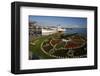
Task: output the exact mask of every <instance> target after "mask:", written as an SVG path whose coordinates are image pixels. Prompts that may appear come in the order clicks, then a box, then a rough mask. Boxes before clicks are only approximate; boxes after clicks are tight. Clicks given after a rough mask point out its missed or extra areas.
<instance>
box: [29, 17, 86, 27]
mask: <svg viewBox="0 0 100 76" xmlns="http://www.w3.org/2000/svg"><path fill="white" fill-rule="evenodd" d="M33 21H36V22H37V23H38V24H40V25H42V26H57V25H60V26H62V27H77V28H86V27H87V18H83V17H82V18H81V17H59V16H34V15H30V16H29V22H33Z"/></svg>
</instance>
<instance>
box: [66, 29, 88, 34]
mask: <svg viewBox="0 0 100 76" xmlns="http://www.w3.org/2000/svg"><path fill="white" fill-rule="evenodd" d="M73 33H77V34H79V35H82V36H87V28H71V29H66V30H65V34H73Z"/></svg>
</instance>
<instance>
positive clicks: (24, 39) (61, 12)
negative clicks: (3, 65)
mask: <svg viewBox="0 0 100 76" xmlns="http://www.w3.org/2000/svg"><path fill="white" fill-rule="evenodd" d="M20 14H21V15H20V30H21V31H20V47H21V48H20V64H21V65H20V67H21V69H22V70H25V69H42V68H55V67H74V66H75V67H76V66H90V65H94V11H90V10H89V11H88V10H71V9H55V8H40V7H21V9H20ZM29 15H42V16H61V17H87V20H88V21H87V28H88V29H87V39H88V40H87V41H88V42H87V56H88V57H87V58H79V59H77V58H75V59H53V60H52V59H50V60H28V53H29V50H28V40H29V39H28V16H29Z"/></svg>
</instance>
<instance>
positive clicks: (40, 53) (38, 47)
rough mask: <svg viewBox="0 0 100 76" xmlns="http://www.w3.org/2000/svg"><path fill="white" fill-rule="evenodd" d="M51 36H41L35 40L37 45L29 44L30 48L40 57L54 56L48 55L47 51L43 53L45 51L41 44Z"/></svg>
mask: <svg viewBox="0 0 100 76" xmlns="http://www.w3.org/2000/svg"><path fill="white" fill-rule="evenodd" d="M49 37H50V36H41V37H39V38H38V39H36V40H37V41H36V42H35V45H34V46H33V45H31V44H29V46H30V47H29V50H30V51H32V52H33V54H36V55H38V56H39V57H40V59H45V58H52V57H50V56H48V55H46V54H45V53H43V51H42V50H41V44H42V42H43V41H44V40H45V39H48V38H49Z"/></svg>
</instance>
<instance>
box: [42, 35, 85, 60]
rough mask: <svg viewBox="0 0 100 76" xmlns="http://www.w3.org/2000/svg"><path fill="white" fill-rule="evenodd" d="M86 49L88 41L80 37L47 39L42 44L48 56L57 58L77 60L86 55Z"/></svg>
mask: <svg viewBox="0 0 100 76" xmlns="http://www.w3.org/2000/svg"><path fill="white" fill-rule="evenodd" d="M67 39H70V40H67ZM84 48H85V49H86V40H84V39H83V38H82V37H81V36H79V35H75V36H71V37H68V38H67V37H66V38H65V39H57V38H52V39H46V40H45V41H44V42H43V43H42V44H41V49H42V51H43V52H44V53H45V54H46V55H49V56H51V57H55V58H75V57H80V56H83V55H84V54H86V51H84ZM84 52H85V53H84Z"/></svg>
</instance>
